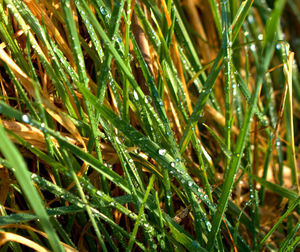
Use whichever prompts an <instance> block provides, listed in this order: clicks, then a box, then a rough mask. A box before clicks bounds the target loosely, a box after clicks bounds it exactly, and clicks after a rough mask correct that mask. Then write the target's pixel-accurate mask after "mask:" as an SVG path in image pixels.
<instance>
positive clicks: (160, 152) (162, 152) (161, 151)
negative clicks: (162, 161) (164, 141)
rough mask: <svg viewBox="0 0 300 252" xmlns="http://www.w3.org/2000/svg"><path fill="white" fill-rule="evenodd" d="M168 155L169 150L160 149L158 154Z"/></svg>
mask: <svg viewBox="0 0 300 252" xmlns="http://www.w3.org/2000/svg"><path fill="white" fill-rule="evenodd" d="M166 153H167V150H166V149H159V150H158V154H159V155H161V156H164V155H166Z"/></svg>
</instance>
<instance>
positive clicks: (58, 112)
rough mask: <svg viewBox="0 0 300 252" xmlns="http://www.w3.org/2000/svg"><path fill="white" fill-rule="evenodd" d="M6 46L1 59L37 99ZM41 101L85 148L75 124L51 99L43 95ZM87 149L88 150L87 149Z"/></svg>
mask: <svg viewBox="0 0 300 252" xmlns="http://www.w3.org/2000/svg"><path fill="white" fill-rule="evenodd" d="M4 47H5V44H4V43H2V44H1V46H0V59H1V60H3V61H4V62H5V63H6V64H7V65H8V66H9V67H10V68H11V70H12V71H13V72H14V74H15V75H16V77H17V79H18V80H19V81H20V83H21V84H22V86H23V87H24V88H25V90H26V91H27V92H28V93H29V94H30V95H31V96H32V97H35V91H34V87H33V84H32V83H33V82H32V80H31V79H30V78H29V77H28V76H27V75H26V74H25V73H24V72H23V71H22V69H21V68H20V67H19V66H18V65H17V64H16V63H15V62H14V61H13V60H12V58H11V57H10V56H9V55H8V54H7V53H6V52H5V51H4ZM41 99H42V103H43V106H44V108H45V109H46V111H47V112H48V113H49V114H50V115H51V116H52V117H53V118H54V119H55V120H56V121H57V122H58V123H60V124H61V125H62V126H63V127H64V128H66V129H67V130H68V131H69V132H70V133H71V134H72V135H73V136H74V137H75V138H76V139H77V140H78V141H79V142H80V143H81V144H82V145H83V146H84V148H85V143H84V141H83V139H82V137H81V135H80V134H79V132H78V130H77V128H76V126H75V125H74V123H73V122H72V121H71V120H70V119H69V118H68V117H67V116H65V115H64V113H63V112H62V111H61V110H60V109H59V108H57V107H56V106H55V105H54V104H53V103H52V102H51V100H50V99H49V97H48V96H46V95H44V94H43V93H41ZM85 149H86V148H85Z"/></svg>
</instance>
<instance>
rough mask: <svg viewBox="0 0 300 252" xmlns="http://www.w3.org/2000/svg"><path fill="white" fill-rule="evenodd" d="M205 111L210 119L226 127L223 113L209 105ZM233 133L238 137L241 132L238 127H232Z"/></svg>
mask: <svg viewBox="0 0 300 252" xmlns="http://www.w3.org/2000/svg"><path fill="white" fill-rule="evenodd" d="M204 111H205V112H206V113H207V114H208V115H209V118H212V119H213V120H214V121H215V122H216V123H218V124H219V125H221V126H222V127H225V117H224V116H223V115H222V114H221V113H219V112H218V111H217V110H215V109H214V108H213V107H211V106H209V105H205V107H204ZM231 132H232V133H234V134H235V135H238V134H239V132H240V131H239V129H238V128H237V127H236V126H234V125H233V126H232V127H231Z"/></svg>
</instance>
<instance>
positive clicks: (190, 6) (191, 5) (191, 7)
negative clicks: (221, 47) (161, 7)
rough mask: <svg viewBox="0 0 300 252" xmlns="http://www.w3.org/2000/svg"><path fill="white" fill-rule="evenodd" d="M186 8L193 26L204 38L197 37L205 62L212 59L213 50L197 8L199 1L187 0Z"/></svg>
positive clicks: (185, 2)
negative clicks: (209, 44) (208, 42)
mask: <svg viewBox="0 0 300 252" xmlns="http://www.w3.org/2000/svg"><path fill="white" fill-rule="evenodd" d="M184 8H185V10H186V12H187V17H189V21H190V22H191V25H192V27H194V29H195V31H197V32H198V33H199V35H200V36H201V38H202V39H200V38H198V39H197V42H198V43H197V44H198V45H199V47H198V48H199V50H200V54H201V55H202V58H203V60H204V63H207V62H209V61H210V59H211V58H212V57H211V50H210V48H209V46H208V44H207V43H206V42H204V41H203V40H205V41H207V36H206V35H207V33H206V32H205V29H204V27H203V24H202V19H201V18H200V15H199V13H198V10H197V2H196V1H195V0H185V1H184ZM213 30H214V29H213Z"/></svg>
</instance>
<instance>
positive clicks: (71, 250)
mask: <svg viewBox="0 0 300 252" xmlns="http://www.w3.org/2000/svg"><path fill="white" fill-rule="evenodd" d="M1 228H3V229H5V228H16V229H26V230H29V231H32V232H35V233H38V234H40V235H42V236H44V237H45V238H47V235H46V234H45V233H44V232H42V231H40V230H37V229H35V228H33V227H31V226H28V225H24V224H7V225H4V226H1ZM61 244H62V245H63V246H64V247H65V249H66V252H76V251H78V250H77V249H74V248H72V247H71V246H69V245H68V244H66V243H64V242H62V243H61ZM0 246H1V244H0ZM37 251H39V250H37ZM46 251H48V250H46Z"/></svg>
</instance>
